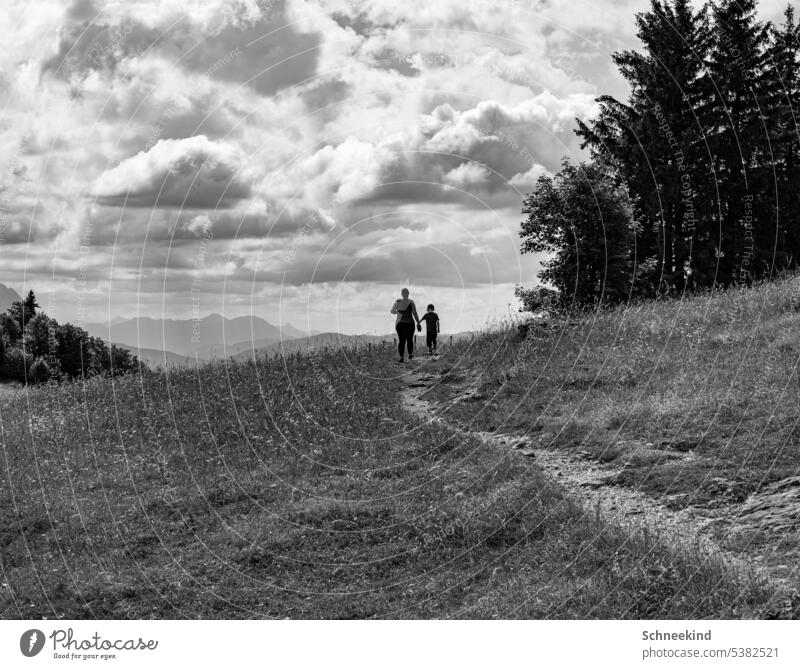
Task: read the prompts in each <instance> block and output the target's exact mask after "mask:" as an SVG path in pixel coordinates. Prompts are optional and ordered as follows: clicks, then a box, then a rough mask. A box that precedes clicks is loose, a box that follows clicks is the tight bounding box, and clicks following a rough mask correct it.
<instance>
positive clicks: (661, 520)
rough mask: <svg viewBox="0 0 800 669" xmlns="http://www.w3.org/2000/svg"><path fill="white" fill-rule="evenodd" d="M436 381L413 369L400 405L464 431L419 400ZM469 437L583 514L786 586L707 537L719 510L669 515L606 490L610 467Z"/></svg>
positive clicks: (637, 496)
mask: <svg viewBox="0 0 800 669" xmlns="http://www.w3.org/2000/svg"><path fill="white" fill-rule="evenodd" d="M439 378H440V377H439V374H437V373H436V372H433V371H428V370H426V369H425V365H424V364H422V365H420V366H414V365H412V366H411V367H410V368H409V373H408V374H407V375H406V377H405V381H406V384H407V385H406V388H405V389H404V390H403V391H402V392H401V398H402V402H403V405H404V407H405V408H406V409H407V410H408V411H410V412H411V413H413V414H415V415H416V416H418V417H420V418H422V419H423V420H435V421H442V422H444V423H446V424H447V425H448V426H449V427H451V428H452V429H455V430H458V431H463V430H464V428H463V427H461V426H459V425H457V424H453V423H452V422H450V421H447V420H446V419H444V418H442V416H441V413H442V410H443V409H446V406H447V405H445V404H433V403H432V402H430V401H428V400H426V399H425V397H424V395H425V393H426V392H427V391H428V390H429V389H431V388H432V387H433V386H434V385H436V384H437V383H438V381H439ZM475 392H476V387H475V385H474V383H472V382H470V381H469V380H468V381H467V382H465V383H464V385H463V388H462V389H461V392H460V393H459V394H458V396H457V397H456V398H454V399H453V400H451V402H458V401H463V400H464V398H466V397H469V395H470V394H473V395H474V394H475ZM469 433H470V434H471V435H473V436H475V437H478V438H479V439H482V440H484V441H486V442H490V443H492V444H494V445H496V446H497V447H499V448H504V449H510V450H512V451H513V452H515V453H516V454H517V455H518V456H519V457H528V458H533V459H534V460H535V462H536V464H537V465H538V466H539V467H540V468H541V469H542V470H543V471H544V472H545V473H547V474H549V475H550V476H551V477H552V478H553V480H554V481H556V482H557V483H558V484H560V485H561V486H563V487H564V488H565V489H566V490H567V491H568V492H569V494H570V496H571V497H573V499H575V500H576V501H579V502H580V503H581V504H582V505H583V507H584V508H585V509H588V510H591V512H592V513H599V514H600V515H601V516H602V517H603V518H606V519H608V520H610V521H612V522H614V523H616V524H618V525H620V526H622V527H624V528H627V529H628V530H629V531H639V532H648V533H649V534H650V536H652V537H657V538H660V539H661V540H662V541H665V542H667V543H669V544H673V545H674V544H680V545H683V546H685V547H686V548H687V549H692V548H694V549H700V550H701V551H703V552H704V553H706V554H712V555H717V556H719V557H721V558H722V559H723V560H725V562H727V563H729V564H731V565H735V566H738V567H740V568H745V569H747V568H756V569H757V570H758V571H760V572H761V573H763V574H764V575H765V576H766V577H767V578H769V579H770V580H772V581H773V582H774V583H775V584H776V585H782V586H785V587H791V585H790V583H789V582H788V581H786V580H785V579H784V578H783V573H782V572H784V570H782V569H778V568H774V567H770V568H767V567H765V566H764V565H763V564H762V563H761V560H760V559H759V558H758V557H757V556H749V555H748V556H744V555H739V554H735V553H732V552H730V551H727V550H725V549H723V548H722V547H720V546H719V544H717V543H716V541H715V540H714V539H713V537H712V536H710V535H709V532H708V528H709V526H710V525H711V524H713V523H714V522H719V519H720V517H721V515H724V510H722V512H720V511H717V512H715V513H714V514H709V515H708V516H706V517H702V516H698V515H697V510H695V509H682V510H677V511H676V510H672V509H669V508H667V507H666V506H664V505H663V504H661V503H659V502H658V501H657V500H655V499H653V498H652V497H649V496H647V495H645V494H642V493H639V492H637V491H636V490H632V489H630V488H625V487H622V486H609V485H608V484H607V480H608V479H609V477H612V476H613V475H614V474H615V472H616V471H618V470H615V469H614V467H610V466H608V465H601V464H599V463H597V462H593V461H589V460H586V459H583V458H576V457H574V456H573V455H572V454H570V453H567V452H565V451H563V450H557V449H547V448H543V447H540V446H538V445H537V444H536V443H535V442H534V441H533V440H531V439H530V438H529V437H520V436H515V435H510V434H502V433H497V432H481V431H475V430H469ZM684 457H686V458H691V457H692V455H691V454H686V455H685V456H684Z"/></svg>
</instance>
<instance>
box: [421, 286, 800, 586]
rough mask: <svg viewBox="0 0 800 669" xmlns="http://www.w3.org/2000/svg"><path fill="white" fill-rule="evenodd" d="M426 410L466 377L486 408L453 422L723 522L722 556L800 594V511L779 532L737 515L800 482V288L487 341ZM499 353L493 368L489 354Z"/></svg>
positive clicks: (462, 360)
mask: <svg viewBox="0 0 800 669" xmlns="http://www.w3.org/2000/svg"><path fill="white" fill-rule="evenodd" d="M484 339H485V341H481V339H480V338H478V339H476V340H475V341H474V342H472V343H471V344H470V345H469V346H467V347H465V348H464V349H463V350H462V351H459V355H458V356H456V359H457V363H456V364H455V365H454V366H453V367H452V368H451V369H449V370H448V372H447V374H448V375H449V378H450V383H441V384H439V386H438V387H437V389H436V391H435V392H434V393H432V397H435V398H438V399H439V400H441V401H445V400H447V399H449V398H451V397H452V396H453V391H452V390H451V388H452V387H453V384H452V381H453V380H456V379H458V378H466V377H469V378H470V379H472V382H473V383H474V384H475V386H476V387H477V388H479V396H480V397H481V398H482V401H481V402H479V403H478V404H476V403H475V402H472V403H454V404H451V405H449V406H448V408H447V410H446V412H445V414H446V415H447V416H449V417H450V418H451V419H453V420H456V421H458V422H459V423H460V424H463V425H464V426H466V427H470V426H471V427H480V428H481V429H489V430H499V431H504V432H509V433H512V434H519V435H523V434H524V435H527V436H529V437H531V438H532V439H533V441H534V443H535V444H536V445H537V446H539V447H542V448H551V449H563V450H565V451H567V452H571V453H574V454H580V457H582V458H585V459H588V460H594V461H595V462H599V463H605V464H608V465H609V469H610V470H613V471H614V472H615V473H614V476H613V478H611V479H610V480H609V481H608V484H609V485H613V486H625V487H629V488H633V489H636V490H639V491H642V492H644V493H646V494H648V495H650V496H652V497H653V498H654V499H657V500H659V501H660V502H661V503H663V504H664V505H665V506H667V507H669V508H672V509H686V508H690V509H692V510H694V511H696V512H697V513H702V514H707V515H709V516H711V517H718V521H717V522H715V523H714V524H713V525H714V526H713V527H712V528H711V529H712V532H713V534H714V535H715V538H716V540H717V541H718V542H719V543H720V545H721V546H723V547H724V548H726V549H728V550H731V551H734V552H737V553H742V554H744V555H747V556H749V557H750V558H753V557H755V558H758V560H759V561H760V562H761V563H763V564H767V565H772V566H775V567H777V568H778V569H779V571H781V570H782V572H783V575H786V576H787V577H789V578H790V580H793V581H794V582H795V583H797V581H798V580H800V574H798V571H797V564H798V563H800V519H799V516H798V503H800V500H798V499H795V498H796V497H797V496H796V495H795V496H794V497H792V496H791V495H790V494H787V495H786V497H787V499H790V498H791V499H790V501H791V502H792V505H791V506H790V507H789V508H786V509H784V510H783V513H784V516H783V517H776V518H775V521H776V522H774V524H769V523H767V524H764V523H762V524H760V525H757V526H756V525H754V524H752V523H746V522H743V521H744V517H743V516H742V517H739V516H738V515H737V513H738V511H739V510H740V509H741V505H742V503H744V502H745V501H746V500H747V499H748V498H750V497H751V496H752V495H758V494H759V493H761V492H763V491H764V490H768V489H769V487H770V486H774V485H776V484H778V483H780V482H785V483H786V484H787V486H788V487H796V485H797V483H800V481H795V479H794V477H797V476H798V475H800V431H798V419H800V411H799V409H800V376H799V375H798V362H799V361H800V281H798V279H797V278H796V277H794V276H785V277H781V278H780V279H779V280H776V281H774V282H769V283H762V284H758V285H756V286H754V287H753V288H750V289H745V288H739V289H730V290H716V291H709V292H707V293H704V294H700V295H695V296H693V297H690V298H686V299H683V300H671V301H662V302H658V301H643V302H641V303H639V304H634V305H627V306H622V307H617V308H613V309H602V310H597V311H594V312H592V311H589V312H584V313H582V314H572V315H569V314H566V315H564V314H562V315H560V316H558V317H552V318H542V319H540V320H539V321H537V322H532V323H531V325H530V327H529V328H528V331H527V336H526V337H525V338H524V340H522V341H520V339H521V337H520V336H519V335H518V333H517V331H516V330H514V329H512V328H504V329H502V330H500V331H498V332H494V333H487V334H485V335H484ZM487 350H491V353H490V354H488V355H487V354H486V353H485V351H487Z"/></svg>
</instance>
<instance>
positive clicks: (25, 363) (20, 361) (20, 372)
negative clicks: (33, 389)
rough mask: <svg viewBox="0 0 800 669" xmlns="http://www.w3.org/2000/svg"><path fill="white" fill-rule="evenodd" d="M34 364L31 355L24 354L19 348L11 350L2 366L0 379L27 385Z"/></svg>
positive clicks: (6, 354) (0, 366)
mask: <svg viewBox="0 0 800 669" xmlns="http://www.w3.org/2000/svg"><path fill="white" fill-rule="evenodd" d="M32 364H33V356H32V355H31V354H30V353H23V351H22V349H19V348H9V349H8V350H6V353H5V356H4V358H3V362H2V364H0V377H3V378H7V379H11V380H13V381H21V382H22V383H25V381H26V380H27V379H28V377H29V375H30V369H31V365H32Z"/></svg>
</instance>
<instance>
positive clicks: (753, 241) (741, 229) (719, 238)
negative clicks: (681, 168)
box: [700, 0, 774, 285]
mask: <svg viewBox="0 0 800 669" xmlns="http://www.w3.org/2000/svg"><path fill="white" fill-rule="evenodd" d="M711 13H712V16H713V21H714V29H713V31H712V44H711V49H710V52H709V56H708V62H707V65H706V73H705V76H704V77H703V80H702V85H703V90H704V102H703V105H702V106H701V109H700V118H701V121H702V123H703V128H704V131H705V135H706V139H707V142H708V146H709V150H710V153H711V159H712V163H711V168H712V170H713V179H714V181H715V183H716V191H717V194H716V197H715V198H713V200H712V204H713V205H714V212H713V214H712V215H711V216H710V217H709V218H710V222H711V224H712V238H713V239H714V243H715V257H716V272H715V282H716V283H720V284H723V285H728V284H730V283H733V282H735V281H740V280H742V278H744V277H745V275H749V274H750V273H752V272H753V271H754V270H755V272H761V271H762V270H763V262H764V260H765V255H769V254H770V252H769V251H768V249H769V248H771V247H774V225H773V226H772V235H771V239H772V240H773V241H772V242H771V241H770V234H769V230H770V223H771V222H773V223H774V221H772V216H771V215H770V210H771V207H770V204H769V203H770V199H768V185H769V175H768V169H769V148H768V138H767V133H766V123H765V118H763V117H762V114H763V111H764V110H763V108H762V105H763V103H764V101H765V100H766V99H767V96H766V95H765V94H766V91H767V87H766V82H765V78H764V66H765V62H766V56H767V54H766V51H767V46H768V38H769V30H770V27H769V25H768V24H763V23H761V22H759V21H758V20H757V19H756V0H720V1H719V2H718V3H717V4H715V5H713V6H712V10H711ZM772 200H774V197H773V198H772Z"/></svg>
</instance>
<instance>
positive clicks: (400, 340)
mask: <svg viewBox="0 0 800 669" xmlns="http://www.w3.org/2000/svg"><path fill="white" fill-rule="evenodd" d="M394 329H395V332H397V352H398V353H399V354H400V357H401V358H402V357H403V349H404V348H405V347H406V342H405V341H404V338H403V326H402V325H399V324H398V325H395V327H394Z"/></svg>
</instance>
